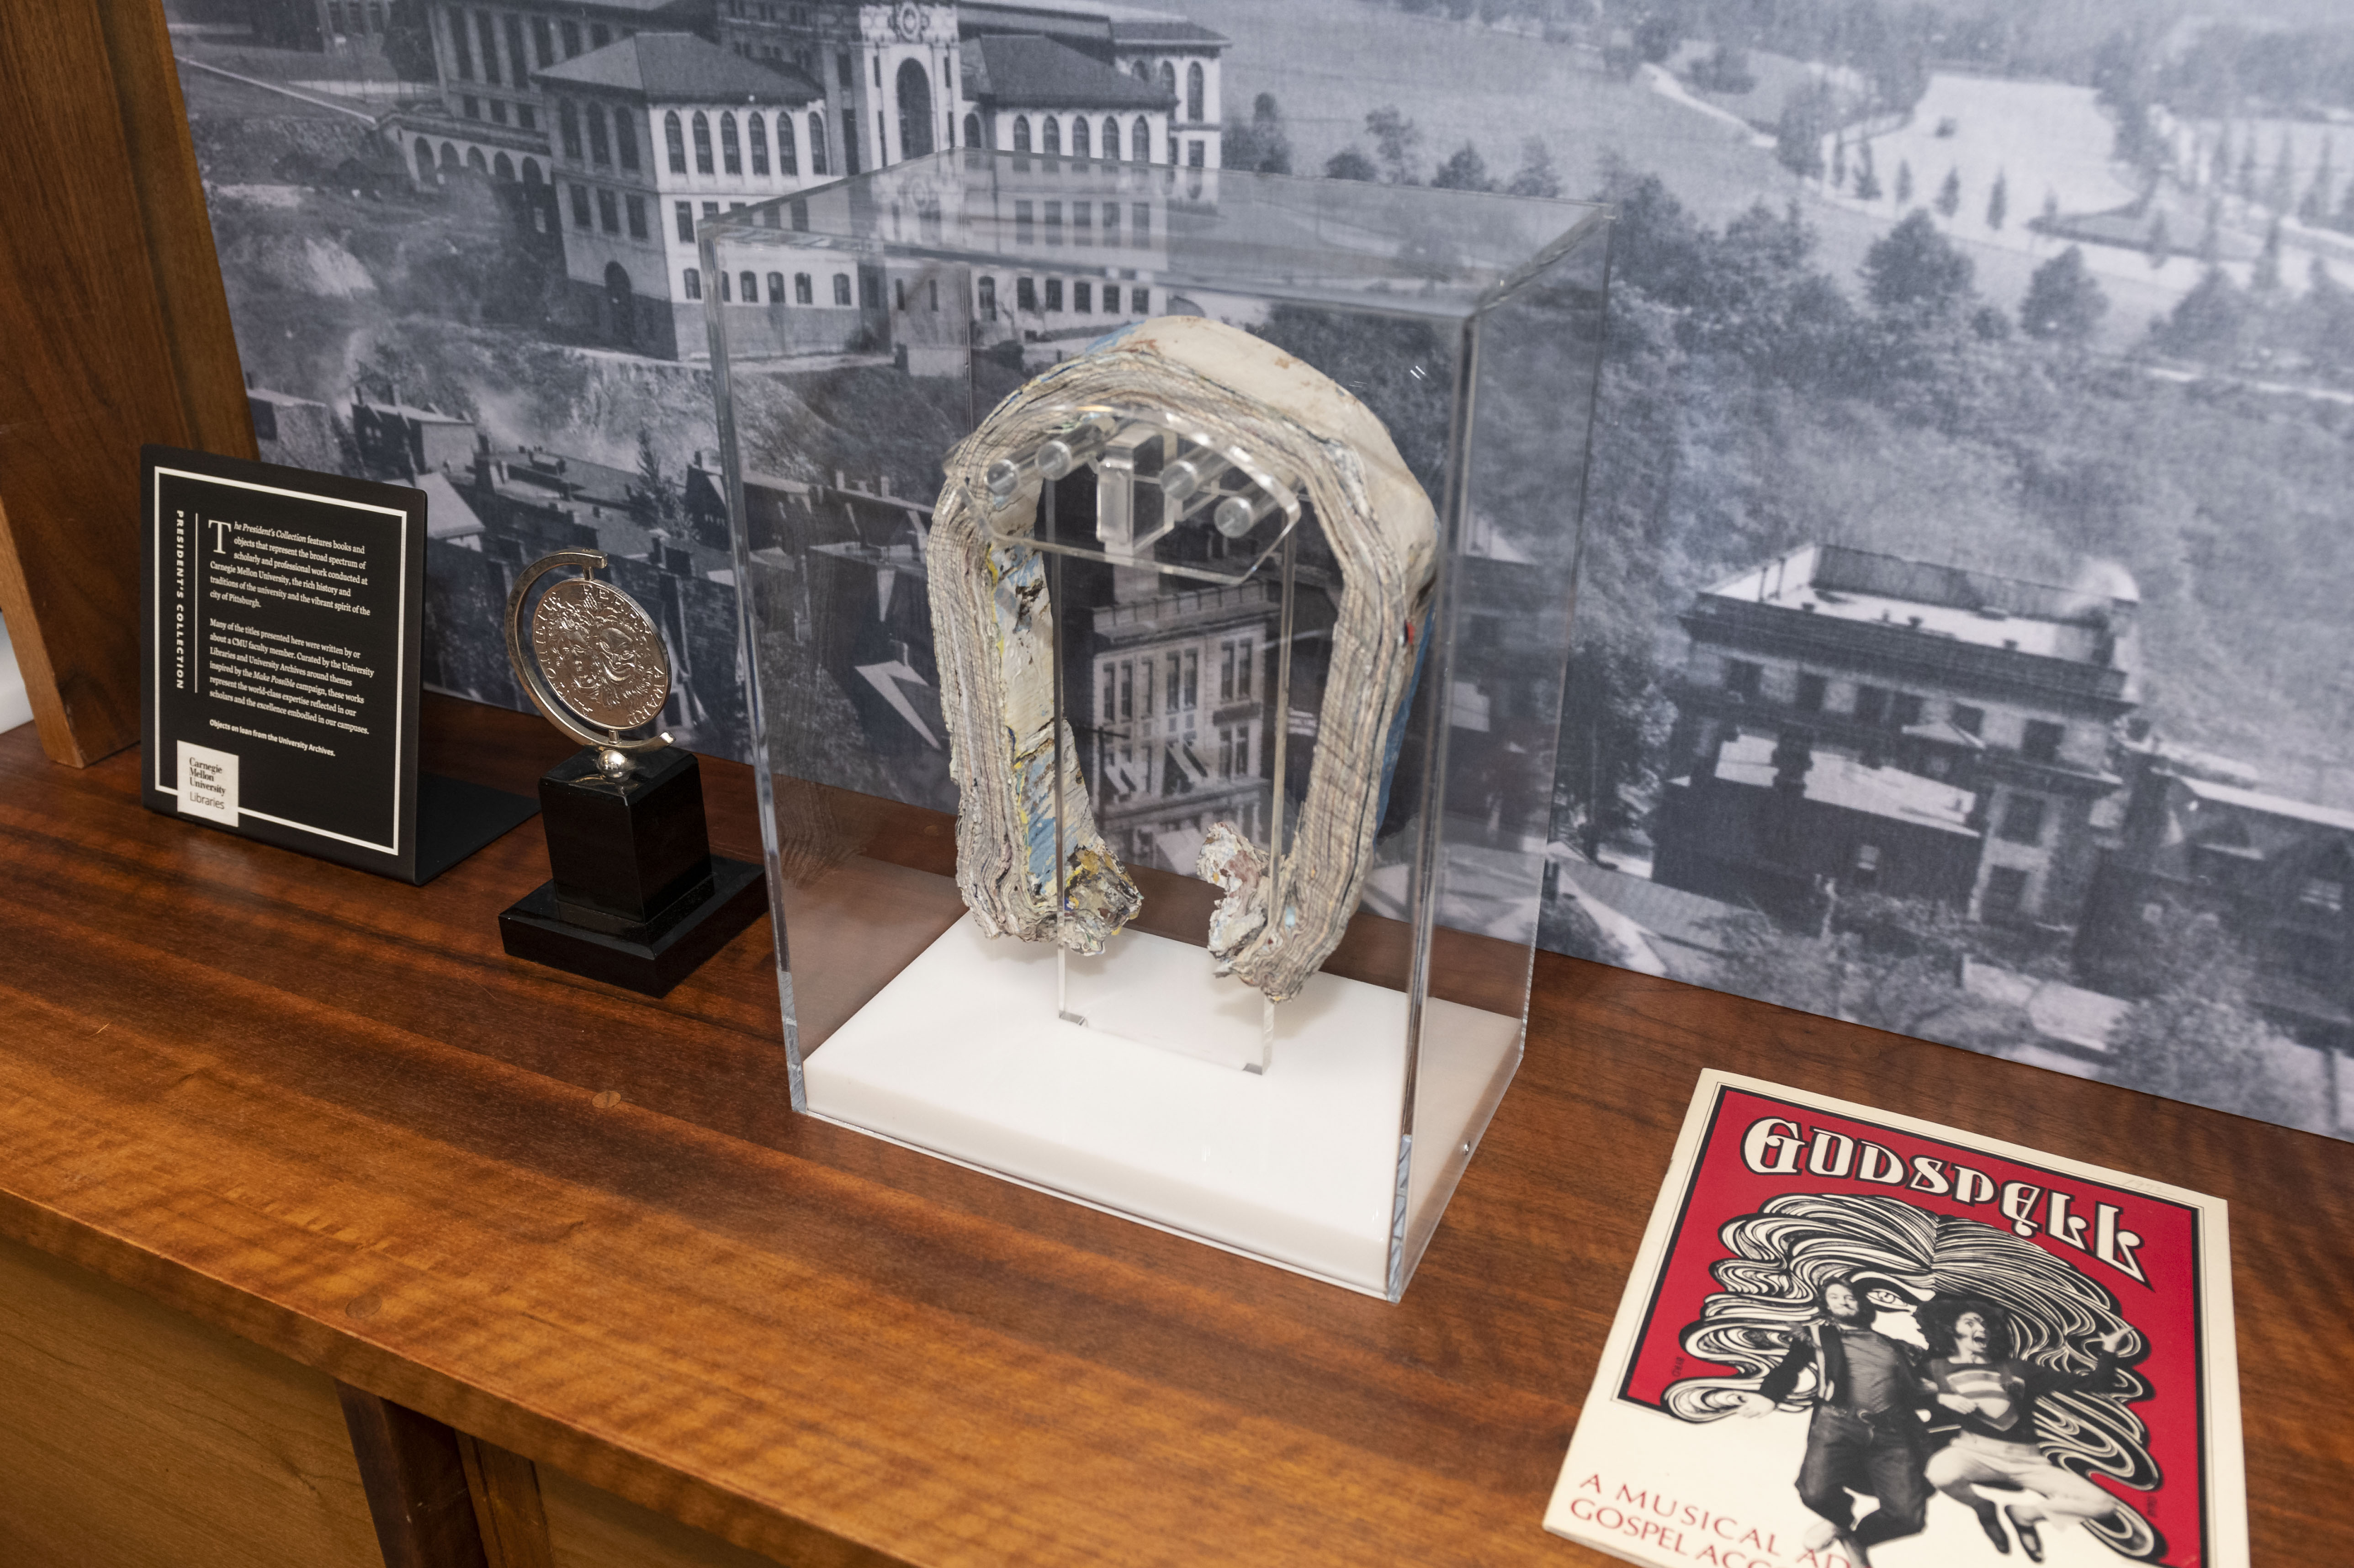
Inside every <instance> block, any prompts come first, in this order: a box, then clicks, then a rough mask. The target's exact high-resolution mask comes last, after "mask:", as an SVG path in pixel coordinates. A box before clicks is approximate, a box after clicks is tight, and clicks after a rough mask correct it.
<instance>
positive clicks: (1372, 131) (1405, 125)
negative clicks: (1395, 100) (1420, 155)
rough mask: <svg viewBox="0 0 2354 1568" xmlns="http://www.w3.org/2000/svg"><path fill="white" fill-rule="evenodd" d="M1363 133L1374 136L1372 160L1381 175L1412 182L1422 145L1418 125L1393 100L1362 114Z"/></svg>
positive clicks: (1391, 180)
mask: <svg viewBox="0 0 2354 1568" xmlns="http://www.w3.org/2000/svg"><path fill="white" fill-rule="evenodd" d="M1365 134H1366V135H1368V136H1371V137H1372V138H1373V162H1374V163H1375V164H1378V165H1380V168H1381V171H1382V178H1383V179H1384V180H1386V181H1387V182H1388V183H1389V184H1391V185H1412V184H1414V183H1415V179H1414V171H1415V154H1416V152H1417V151H1418V150H1419V149H1420V148H1421V146H1422V131H1421V128H1420V127H1418V126H1417V125H1416V124H1415V122H1413V121H1411V120H1408V119H1407V118H1406V117H1405V115H1403V114H1401V113H1399V112H1398V111H1397V107H1396V105H1394V104H1392V105H1389V106H1386V107H1384V108H1381V109H1376V110H1374V111H1373V112H1372V113H1371V114H1368V115H1366V116H1365Z"/></svg>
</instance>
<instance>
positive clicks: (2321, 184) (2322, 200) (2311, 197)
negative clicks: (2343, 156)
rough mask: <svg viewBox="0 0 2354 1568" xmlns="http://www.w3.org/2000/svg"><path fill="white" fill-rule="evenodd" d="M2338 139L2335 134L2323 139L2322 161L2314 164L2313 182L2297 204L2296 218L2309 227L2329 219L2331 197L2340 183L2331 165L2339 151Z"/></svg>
mask: <svg viewBox="0 0 2354 1568" xmlns="http://www.w3.org/2000/svg"><path fill="white" fill-rule="evenodd" d="M2336 141H2337V138H2336V137H2334V136H2324V137H2323V138H2322V139H2321V161H2320V163H2318V164H2316V165H2315V166H2314V170H2313V184H2311V185H2307V186H2306V190H2305V198H2304V199H2303V200H2302V201H2300V202H2298V203H2297V204H2296V220H2297V221H2298V222H2299V223H2302V224H2304V225H2305V226H2306V228H2322V227H2323V226H2325V225H2326V224H2327V223H2328V221H2329V213H2330V204H2329V198H2330V196H2332V195H2333V194H2334V193H2335V191H2336V189H2337V185H2338V179H2337V176H2336V175H2335V174H2334V173H2333V172H2332V171H2331V169H2330V167H2329V165H2330V162H2331V159H2332V156H2333V154H2335V152H2336V151H2337V149H2336V146H2335V143H2336Z"/></svg>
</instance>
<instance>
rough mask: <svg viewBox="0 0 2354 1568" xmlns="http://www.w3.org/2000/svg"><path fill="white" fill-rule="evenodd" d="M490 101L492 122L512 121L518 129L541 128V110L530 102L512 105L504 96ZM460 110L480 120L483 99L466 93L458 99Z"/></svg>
mask: <svg viewBox="0 0 2354 1568" xmlns="http://www.w3.org/2000/svg"><path fill="white" fill-rule="evenodd" d="M490 102H491V123H492V124H493V125H505V124H510V123H512V124H513V125H514V128H515V129H516V130H518V131H537V130H538V129H539V111H538V110H536V109H535V108H533V107H532V106H531V105H530V104H528V103H516V104H512V105H511V104H509V103H508V102H507V101H506V100H505V99H504V98H493V99H492V100H491V101H490ZM458 112H459V113H460V114H461V115H463V116H464V117H465V118H467V119H469V120H480V119H481V118H482V100H481V99H479V98H477V97H475V96H474V95H473V94H472V93H471V92H469V93H466V94H464V95H463V96H461V98H460V99H459V100H458Z"/></svg>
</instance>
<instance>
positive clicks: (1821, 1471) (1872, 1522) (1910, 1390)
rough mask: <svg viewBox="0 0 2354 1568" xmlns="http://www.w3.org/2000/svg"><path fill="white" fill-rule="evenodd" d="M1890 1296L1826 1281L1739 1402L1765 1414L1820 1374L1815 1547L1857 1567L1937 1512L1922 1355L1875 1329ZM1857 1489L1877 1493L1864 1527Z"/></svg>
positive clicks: (1803, 1477) (1810, 1480) (1806, 1478)
mask: <svg viewBox="0 0 2354 1568" xmlns="http://www.w3.org/2000/svg"><path fill="white" fill-rule="evenodd" d="M1884 1293H1885V1292H1884V1291H1882V1290H1868V1289H1867V1287H1866V1286H1865V1284H1864V1282H1863V1281H1861V1280H1860V1279H1856V1278H1852V1277H1848V1278H1840V1279H1834V1280H1832V1281H1830V1282H1829V1284H1827V1285H1825V1286H1824V1287H1822V1288H1821V1289H1820V1290H1819V1291H1818V1292H1816V1305H1817V1307H1818V1308H1819V1312H1818V1316H1817V1319H1816V1320H1815V1321H1814V1322H1813V1323H1811V1324H1809V1325H1808V1327H1807V1330H1806V1331H1805V1332H1803V1333H1800V1334H1797V1335H1794V1336H1792V1338H1791V1340H1790V1347H1789V1349H1788V1350H1787V1351H1785V1352H1784V1353H1783V1356H1782V1359H1781V1361H1779V1362H1777V1363H1776V1366H1775V1368H1774V1370H1773V1371H1772V1372H1768V1373H1766V1374H1765V1382H1764V1383H1761V1384H1759V1385H1758V1388H1757V1391H1756V1392H1755V1393H1749V1394H1745V1395H1743V1396H1742V1400H1741V1408H1742V1413H1743V1414H1745V1415H1750V1416H1759V1415H1765V1414H1769V1413H1770V1412H1772V1411H1774V1410H1776V1409H1778V1408H1779V1407H1780V1406H1781V1404H1782V1402H1783V1401H1784V1400H1786V1399H1787V1398H1789V1397H1790V1395H1791V1393H1793V1392H1794V1391H1795V1390H1796V1389H1797V1385H1798V1377H1799V1374H1800V1373H1802V1372H1806V1371H1808V1369H1809V1368H1811V1369H1813V1371H1814V1372H1815V1380H1814V1414H1813V1415H1812V1416H1811V1417H1810V1418H1809V1419H1808V1424H1807V1457H1806V1458H1805V1460H1804V1461H1803V1462H1802V1463H1801V1464H1800V1465H1799V1467H1798V1496H1799V1498H1800V1499H1803V1500H1804V1501H1805V1503H1806V1505H1807V1506H1808V1508H1810V1509H1812V1510H1814V1511H1815V1512H1816V1513H1818V1514H1819V1515H1821V1516H1822V1519H1823V1521H1824V1524H1825V1526H1826V1527H1827V1528H1825V1529H1822V1530H1819V1531H1817V1533H1816V1535H1815V1536H1814V1537H1812V1538H1810V1539H1809V1540H1808V1543H1807V1544H1808V1547H1809V1548H1810V1549H1813V1550H1816V1551H1819V1550H1821V1549H1822V1548H1824V1547H1826V1546H1829V1545H1830V1544H1831V1543H1832V1542H1833V1541H1837V1542H1839V1543H1840V1545H1841V1546H1842V1547H1843V1548H1844V1549H1845V1550H1846V1552H1847V1555H1848V1556H1849V1558H1850V1560H1851V1561H1852V1562H1853V1563H1855V1564H1856V1568H1869V1564H1870V1563H1871V1561H1872V1557H1871V1548H1872V1547H1873V1546H1876V1545H1878V1544H1880V1543H1881V1542H1885V1541H1896V1540H1899V1539H1901V1538H1903V1537H1904V1536H1907V1535H1916V1534H1918V1533H1920V1530H1921V1526H1922V1524H1923V1522H1924V1521H1925V1519H1926V1517H1927V1514H1928V1508H1929V1492H1930V1487H1929V1482H1928V1479H1927V1476H1926V1467H1927V1462H1928V1450H1927V1447H1926V1446H1925V1442H1924V1438H1923V1427H1922V1422H1921V1415H1920V1414H1919V1413H1920V1409H1921V1407H1922V1405H1923V1404H1925V1403H1926V1399H1925V1388H1926V1384H1925V1381H1924V1377H1923V1370H1922V1365H1921V1361H1920V1355H1919V1352H1918V1351H1915V1350H1914V1348H1913V1347H1912V1346H1911V1345H1908V1344H1906V1343H1905V1342H1904V1341H1903V1340H1896V1339H1892V1338H1890V1337H1889V1336H1887V1335H1885V1334H1882V1333H1879V1332H1877V1331H1875V1330H1873V1328H1872V1319H1874V1318H1875V1317H1876V1316H1877V1315H1878V1312H1879V1308H1877V1307H1876V1306H1875V1305H1874V1304H1873V1301H1872V1297H1875V1296H1879V1295H1882V1294H1884ZM1850 1492H1866V1493H1869V1494H1870V1495H1871V1496H1872V1497H1873V1498H1874V1499H1877V1500H1878V1504H1879V1506H1878V1507H1876V1508H1874V1509H1873V1510H1872V1512H1870V1513H1869V1514H1866V1515H1865V1516H1864V1517H1863V1519H1862V1520H1861V1521H1859V1520H1857V1519H1856V1518H1855V1505H1854V1503H1853V1501H1852V1500H1851V1499H1850V1497H1849V1495H1848V1494H1849V1493H1850Z"/></svg>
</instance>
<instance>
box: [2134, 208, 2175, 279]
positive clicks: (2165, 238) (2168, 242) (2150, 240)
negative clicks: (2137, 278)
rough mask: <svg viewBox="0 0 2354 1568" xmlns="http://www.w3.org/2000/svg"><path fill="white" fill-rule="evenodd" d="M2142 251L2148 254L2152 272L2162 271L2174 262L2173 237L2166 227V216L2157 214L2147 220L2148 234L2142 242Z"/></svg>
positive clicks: (2162, 213)
mask: <svg viewBox="0 0 2354 1568" xmlns="http://www.w3.org/2000/svg"><path fill="white" fill-rule="evenodd" d="M2142 249H2145V250H2147V251H2148V252H2149V265H2150V270H2153V271H2162V270H2165V267H2166V264H2167V263H2168V261H2171V260H2174V236H2173V234H2172V233H2171V232H2169V231H2168V228H2167V227H2166V214H2165V213H2164V212H2160V213H2158V215H2157V216H2156V217H2152V218H2151V219H2150V220H2149V233H2148V235H2147V237H2146V238H2144V239H2143V240H2142Z"/></svg>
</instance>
